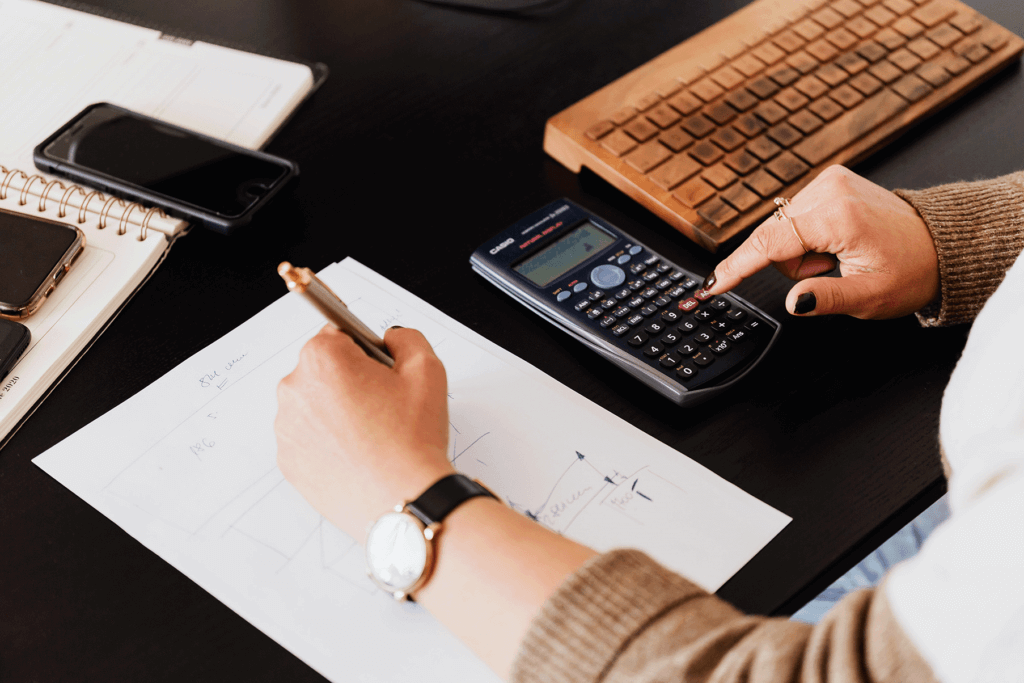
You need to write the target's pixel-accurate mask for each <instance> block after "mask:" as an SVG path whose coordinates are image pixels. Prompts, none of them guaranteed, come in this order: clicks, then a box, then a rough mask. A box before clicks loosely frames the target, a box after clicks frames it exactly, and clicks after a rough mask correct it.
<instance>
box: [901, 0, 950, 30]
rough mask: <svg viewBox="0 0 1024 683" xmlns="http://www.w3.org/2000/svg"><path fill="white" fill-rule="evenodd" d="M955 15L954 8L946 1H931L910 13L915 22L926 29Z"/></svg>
mask: <svg viewBox="0 0 1024 683" xmlns="http://www.w3.org/2000/svg"><path fill="white" fill-rule="evenodd" d="M954 14H956V8H955V7H953V6H952V5H951V4H950V3H948V2H947V1H946V0H932V1H931V2H929V3H928V4H927V5H922V6H921V7H918V8H917V9H916V10H914V11H913V12H911V13H910V16H912V17H913V18H914V19H916V20H917V21H919V22H921V23H922V24H924V25H925V26H927V27H928V28H931V27H932V26H935V25H936V24H939V23H941V22H943V21H945V20H946V19H949V18H950V17H951V16H953V15H954Z"/></svg>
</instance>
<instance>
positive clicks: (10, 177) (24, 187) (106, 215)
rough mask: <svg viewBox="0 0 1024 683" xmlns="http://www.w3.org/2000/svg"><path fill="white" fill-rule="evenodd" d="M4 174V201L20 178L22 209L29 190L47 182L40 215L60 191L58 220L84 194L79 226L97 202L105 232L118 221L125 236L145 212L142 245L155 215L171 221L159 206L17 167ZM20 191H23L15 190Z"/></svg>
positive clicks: (0, 191) (0, 189)
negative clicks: (117, 210)
mask: <svg viewBox="0 0 1024 683" xmlns="http://www.w3.org/2000/svg"><path fill="white" fill-rule="evenodd" d="M0 174H2V175H3V181H0V201H3V200H6V199H7V192H8V191H9V190H11V189H13V188H12V187H11V184H12V183H13V182H14V180H15V179H16V178H20V179H21V181H22V183H21V190H20V195H19V197H18V206H25V205H26V204H28V199H29V189H30V188H31V187H32V185H34V184H35V183H37V182H43V183H46V186H45V187H44V188H43V191H42V192H41V193H40V194H39V206H38V207H37V210H38V211H39V212H40V213H44V212H45V211H46V205H47V202H49V201H55V200H54V199H53V198H51V196H50V194H51V193H52V192H53V191H54V189H55V188H58V189H59V190H60V191H61V192H63V194H62V195H61V198H60V200H59V201H58V203H57V218H64V217H66V216H67V209H68V206H69V202H70V200H71V198H72V197H74V196H75V194H76V193H77V194H81V195H82V202H81V204H79V206H78V224H79V225H81V224H83V223H85V222H86V220H87V219H88V211H89V204H90V203H91V202H92V201H93V200H94V199H95V200H96V201H99V202H103V204H102V206H101V208H100V210H99V216H100V217H99V222H98V223H97V226H96V227H97V229H99V230H104V229H106V227H107V223H108V221H110V220H116V221H117V222H118V223H117V234H118V235H125V234H127V233H128V225H129V219H130V218H131V215H132V214H133V213H134V212H135V211H136V210H141V211H144V212H145V214H146V215H145V216H143V217H142V224H141V226H140V228H139V236H138V238H137V239H138V240H139V241H140V242H143V241H145V239H146V237H148V236H149V229H150V228H149V222H150V221H151V220H152V219H153V216H160V217H161V218H167V214H166V213H165V212H164V210H163V209H161V208H159V207H155V206H154V207H152V208H149V209H147V208H146V207H145V206H143V205H142V204H139V203H138V202H132V203H130V204H129V203H127V202H125V201H124V200H123V199H119V198H117V197H107V196H106V195H104V194H103V193H102V192H100V191H98V190H92V191H87V190H86V189H85V188H83V187H82V186H81V185H70V186H68V185H65V184H64V183H63V182H61V181H59V180H49V181H48V180H47V179H46V178H44V177H43V176H41V175H38V174H35V175H28V174H27V173H25V172H24V171H21V170H18V169H16V168H12V169H8V168H7V167H6V166H3V165H0ZM15 191H16V192H18V191H19V190H15ZM115 205H116V206H118V207H119V208H120V210H121V215H120V216H119V217H118V216H116V214H115V216H113V217H112V216H111V211H113V210H114V207H115Z"/></svg>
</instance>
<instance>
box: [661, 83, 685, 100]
mask: <svg viewBox="0 0 1024 683" xmlns="http://www.w3.org/2000/svg"><path fill="white" fill-rule="evenodd" d="M682 89H683V84H682V82H681V81H679V80H678V79H672V80H671V81H668V82H666V83H662V84H661V86H660V87H659V88H658V90H657V91H656V92H657V93H658V94H659V95H661V96H662V97H663V98H665V99H666V100H667V99H668V98H670V97H672V96H673V95H675V94H676V93H677V92H679V91H680V90H682Z"/></svg>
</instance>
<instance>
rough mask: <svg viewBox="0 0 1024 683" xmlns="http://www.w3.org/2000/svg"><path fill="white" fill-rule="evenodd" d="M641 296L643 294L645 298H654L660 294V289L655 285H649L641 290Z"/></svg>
mask: <svg viewBox="0 0 1024 683" xmlns="http://www.w3.org/2000/svg"><path fill="white" fill-rule="evenodd" d="M640 296H642V297H643V298H645V299H653V298H654V297H656V296H658V290H656V289H655V288H654V287H648V288H647V289H645V290H644V291H642V292H640Z"/></svg>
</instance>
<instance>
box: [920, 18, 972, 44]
mask: <svg viewBox="0 0 1024 683" xmlns="http://www.w3.org/2000/svg"><path fill="white" fill-rule="evenodd" d="M925 35H927V36H928V39H929V40H931V41H932V42H933V43H935V44H936V45H938V46H939V47H941V48H947V47H949V46H950V45H952V44H953V43H955V42H956V41H958V40H960V39H961V38H963V37H964V34H962V33H960V31H957V30H956V29H955V28H953V27H952V26H950V25H949V24H939V25H938V26H936V27H935V28H933V29H932V30H930V31H928V33H926V34H925Z"/></svg>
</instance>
